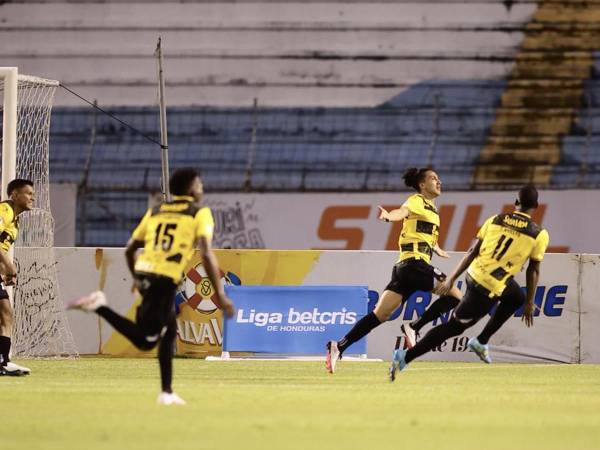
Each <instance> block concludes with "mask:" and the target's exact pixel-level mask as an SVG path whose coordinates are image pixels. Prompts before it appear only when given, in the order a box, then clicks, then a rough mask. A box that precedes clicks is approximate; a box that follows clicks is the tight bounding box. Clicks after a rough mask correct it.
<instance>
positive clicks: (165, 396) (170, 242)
mask: <svg viewBox="0 0 600 450" xmlns="http://www.w3.org/2000/svg"><path fill="white" fill-rule="evenodd" d="M169 187H170V189H171V193H172V194H173V200H172V201H170V202H164V203H161V204H160V205H158V206H155V207H154V208H150V209H149V210H148V212H147V213H146V214H145V215H144V217H143V219H142V221H141V222H140V224H139V225H138V226H137V228H136V229H135V230H134V232H133V234H132V236H131V239H130V240H129V242H128V243H127V248H126V250H125V257H126V259H127V266H128V267H129V270H130V271H131V274H132V275H133V279H134V283H135V286H136V288H137V290H138V291H139V292H140V294H141V295H142V304H141V305H140V306H139V307H138V309H137V313H136V321H135V323H134V322H132V321H130V320H129V319H127V318H125V317H123V316H120V315H119V314H117V313H116V312H114V311H113V310H112V309H110V308H109V307H108V306H106V298H105V296H104V293H103V292H102V291H96V292H92V293H91V294H90V295H88V296H85V297H82V298H80V299H77V300H75V301H73V302H71V303H70V304H69V305H68V308H77V309H82V310H84V311H93V312H96V314H98V315H99V316H101V317H103V318H104V319H106V321H107V322H108V323H110V324H111V325H112V326H113V327H114V328H115V329H116V330H117V331H119V332H120V333H121V334H123V335H124V336H125V337H126V338H127V339H129V340H130V341H131V342H132V343H133V344H134V345H135V346H136V347H138V348H139V349H141V350H150V349H152V348H154V347H155V346H156V345H157V344H158V360H159V365H160V375H161V385H162V392H161V393H160V395H159V396H158V403H159V404H163V405H171V404H178V405H182V404H185V401H184V400H183V399H181V397H179V396H178V395H177V394H176V393H175V392H173V390H172V387H171V381H172V371H173V369H172V365H173V361H172V360H173V349H174V344H175V337H176V331H177V326H176V322H175V293H176V290H177V285H178V284H179V282H180V281H181V279H182V277H183V270H184V269H185V267H186V266H187V264H188V262H189V261H190V259H191V257H192V255H193V252H194V249H195V248H196V245H197V244H199V248H200V252H201V253H202V264H203V265H204V268H205V269H206V273H207V275H208V278H209V280H210V282H211V283H212V285H213V287H214V289H215V294H216V295H215V297H213V298H212V299H213V300H214V301H215V303H216V304H217V306H218V307H219V308H221V309H222V310H223V312H224V313H225V315H226V316H227V317H231V316H232V315H233V313H234V306H233V303H232V302H231V301H230V300H229V299H228V298H227V296H226V295H225V292H224V291H223V286H222V285H221V281H220V277H219V272H218V266H217V260H216V258H215V256H214V253H213V251H212V249H211V241H212V236H213V229H214V221H213V217H212V214H211V211H210V209H209V208H200V207H198V206H197V203H198V202H199V201H200V199H201V198H202V194H203V187H202V181H201V180H200V177H199V176H198V174H197V172H196V171H195V170H194V169H179V170H177V171H175V172H174V173H173V175H172V177H171V180H170V183H169ZM140 248H143V249H144V250H143V252H142V253H141V255H140V256H139V257H138V258H137V259H136V257H135V255H136V251H137V250H138V249H140Z"/></svg>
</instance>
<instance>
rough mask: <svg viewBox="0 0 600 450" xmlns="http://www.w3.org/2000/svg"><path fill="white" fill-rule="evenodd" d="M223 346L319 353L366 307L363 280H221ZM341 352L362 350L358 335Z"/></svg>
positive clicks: (264, 350)
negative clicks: (225, 315) (228, 308)
mask: <svg viewBox="0 0 600 450" xmlns="http://www.w3.org/2000/svg"><path fill="white" fill-rule="evenodd" d="M225 291H226V292H227V295H228V296H229V297H230V298H231V299H232V300H233V302H234V303H235V306H236V314H235V316H234V317H232V318H231V319H226V320H225V323H224V330H223V350H224V351H245V352H262V353H296V354H304V355H308V354H322V353H323V352H324V351H325V345H326V343H327V341H330V340H338V339H340V338H342V337H343V336H344V335H345V334H346V333H347V332H348V331H349V330H350V329H351V328H352V327H353V326H354V324H355V323H356V322H357V321H359V320H360V319H361V318H362V317H363V316H364V315H365V314H366V313H367V303H368V300H369V299H368V289H367V287H366V286H225ZM347 353H351V354H363V353H366V340H365V339H361V340H360V341H358V342H356V343H355V344H354V345H352V346H351V347H350V348H349V351H348V352H347Z"/></svg>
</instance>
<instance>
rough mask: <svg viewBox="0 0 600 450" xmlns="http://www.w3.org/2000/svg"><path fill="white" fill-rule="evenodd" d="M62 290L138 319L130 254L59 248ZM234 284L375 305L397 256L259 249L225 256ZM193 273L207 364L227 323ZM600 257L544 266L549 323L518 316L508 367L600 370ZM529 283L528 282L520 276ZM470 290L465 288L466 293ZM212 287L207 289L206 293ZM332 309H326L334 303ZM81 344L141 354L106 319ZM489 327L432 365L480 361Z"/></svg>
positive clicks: (408, 315) (396, 324)
mask: <svg viewBox="0 0 600 450" xmlns="http://www.w3.org/2000/svg"><path fill="white" fill-rule="evenodd" d="M56 255H57V259H58V273H59V282H60V288H61V293H62V297H63V300H64V301H66V300H68V299H71V298H74V297H76V296H80V295H82V294H84V293H87V292H89V291H93V290H96V289H98V288H102V289H104V291H105V292H106V294H107V297H108V300H109V303H110V304H111V305H112V307H113V308H114V309H115V310H117V311H118V312H120V313H121V314H128V315H129V316H130V317H133V316H134V312H135V305H136V301H137V299H135V298H134V296H133V294H132V292H131V279H130V276H129V274H128V271H127V268H126V265H125V259H124V256H123V250H122V249H93V248H62V249H61V248H59V249H57V251H56ZM217 256H218V258H219V261H220V266H221V268H222V271H223V274H224V275H223V280H224V282H229V283H230V282H234V283H235V284H239V283H241V284H242V285H344V284H345V285H367V286H368V287H369V289H370V290H371V291H372V293H371V294H370V296H372V301H375V298H377V297H378V296H379V295H380V294H381V292H382V290H383V288H384V287H385V285H386V284H387V282H388V281H389V276H390V272H391V268H392V265H393V264H394V262H395V261H396V257H397V254H396V252H373V251H370V252H358V251H355V252H352V251H320V250H305V251H260V250H259V251H257V250H246V251H244V250H241V251H240V250H217ZM461 256H462V254H461V253H452V255H451V259H449V260H443V261H440V260H439V259H438V260H436V261H435V264H439V267H440V268H441V269H442V270H443V271H445V272H446V273H448V272H449V271H450V270H452V268H453V267H454V266H455V265H456V264H457V262H458V261H459V260H460V258H461ZM190 269H192V270H194V271H195V272H196V275H197V274H200V277H193V276H192V278H194V279H195V282H192V281H191V279H190V275H189V272H188V277H186V280H185V281H184V283H183V284H182V291H184V292H186V295H187V296H188V298H189V297H190V293H200V294H201V295H202V298H203V299H202V302H200V303H199V304H198V305H197V306H194V308H191V307H189V304H188V302H187V301H185V299H182V301H181V302H180V304H179V308H180V315H179V317H178V341H177V350H178V353H179V354H184V355H188V356H206V355H210V354H212V355H215V354H219V353H220V348H221V343H222V317H221V315H220V312H219V311H218V310H215V308H214V304H212V303H211V301H210V295H211V292H210V289H207V290H206V289H205V290H203V289H200V288H199V287H200V286H202V282H201V281H199V278H201V277H202V268H201V267H199V259H198V258H197V257H196V259H195V260H194V261H193V262H192V264H191V266H190ZM599 270H600V256H598V255H578V254H548V255H546V258H545V260H544V262H543V263H542V271H541V279H540V283H539V286H538V289H537V292H536V303H537V304H538V306H539V316H538V317H536V318H535V323H534V327H533V328H526V327H525V326H524V324H523V323H522V322H521V320H520V319H519V318H512V319H511V320H510V321H509V322H508V323H507V324H506V326H505V327H504V328H502V329H501V330H500V332H498V334H497V335H496V336H494V338H493V340H492V342H491V348H492V356H493V357H494V359H495V360H496V361H505V362H565V363H577V362H586V363H588V362H589V363H592V362H595V363H598V362H600V351H599V350H598V347H597V345H596V343H597V342H598V339H599V338H600V334H599V331H598V327H597V324H598V323H599V322H600V307H599V305H600V303H599V302H598V296H597V292H598V280H599V279H600V276H599V275H600V273H599ZM517 281H518V282H519V283H520V284H521V285H524V274H523V273H521V274H519V276H518V277H517ZM462 284H463V283H460V286H462ZM205 287H206V286H205ZM430 301H431V296H430V295H416V296H414V297H411V299H409V301H408V302H407V303H406V305H405V306H404V307H403V308H402V310H401V311H400V313H399V315H400V320H395V321H392V322H388V323H386V324H384V325H382V326H380V327H379V328H377V329H376V330H375V331H374V332H373V333H372V334H370V335H369V337H368V339H367V352H368V356H369V357H373V358H383V359H388V358H389V357H390V355H391V351H392V349H393V346H394V343H395V340H396V336H397V335H398V334H399V330H400V324H401V322H402V321H409V320H412V319H414V318H415V317H416V315H417V313H418V312H422V311H423V310H424V308H425V307H426V306H427V304H429V302H430ZM325 304H326V301H324V305H325ZM68 321H69V323H70V326H71V329H72V331H73V335H74V337H75V342H76V344H77V346H78V348H79V351H80V352H81V353H84V354H96V353H100V352H101V353H104V354H113V355H127V356H140V355H141V354H140V352H138V351H137V350H135V349H134V348H133V347H132V346H131V345H130V344H129V343H128V342H127V341H125V339H124V338H122V337H121V336H120V335H118V334H117V333H114V332H113V330H112V328H111V327H110V326H109V325H108V324H106V323H105V322H103V321H99V320H98V318H97V317H96V316H95V315H93V314H84V313H82V312H79V311H70V312H68ZM485 321H486V320H485V319H484V320H482V321H481V322H480V323H479V324H478V325H477V326H476V327H474V328H473V329H470V330H468V331H467V332H466V333H465V336H460V337H458V338H456V339H453V340H450V341H448V343H446V344H445V345H443V346H442V347H441V348H440V349H438V350H437V351H435V352H432V353H430V354H429V355H427V357H426V358H425V359H428V360H442V361H447V360H451V361H473V360H474V359H475V358H474V356H473V355H472V354H469V352H468V351H466V338H467V336H473V335H476V333H477V332H478V330H480V329H481V328H482V327H483V325H484V324H485Z"/></svg>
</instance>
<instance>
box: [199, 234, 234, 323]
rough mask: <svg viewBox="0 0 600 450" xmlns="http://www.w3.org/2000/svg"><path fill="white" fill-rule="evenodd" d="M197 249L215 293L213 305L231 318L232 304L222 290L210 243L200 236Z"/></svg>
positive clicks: (216, 263)
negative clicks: (198, 248)
mask: <svg viewBox="0 0 600 450" xmlns="http://www.w3.org/2000/svg"><path fill="white" fill-rule="evenodd" d="M199 247H200V252H201V253H202V265H203V266H204V269H205V270H206V274H207V275H208V279H209V280H210V283H211V284H212V285H213V288H214V290H215V293H216V299H213V300H216V301H215V303H217V307H218V308H219V309H221V310H222V311H223V313H224V314H225V316H227V317H232V316H233V314H234V313H235V307H234V305H233V302H232V301H231V300H230V299H229V298H228V297H227V295H225V291H224V290H223V285H222V284H221V277H220V276H219V265H218V262H217V258H216V257H215V254H214V252H213V251H212V246H211V245H210V241H209V240H208V239H207V238H206V237H205V236H200V238H199Z"/></svg>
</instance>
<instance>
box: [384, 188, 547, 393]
mask: <svg viewBox="0 0 600 450" xmlns="http://www.w3.org/2000/svg"><path fill="white" fill-rule="evenodd" d="M515 204H516V205H517V210H516V211H514V212H513V213H511V214H498V215H495V216H492V217H490V218H489V219H488V220H486V222H485V223H484V224H483V226H482V227H481V229H480V230H479V232H478V233H477V239H478V240H477V243H476V244H475V245H474V246H473V248H471V249H470V250H469V252H468V253H467V254H466V255H465V257H464V258H463V259H462V261H461V262H460V263H459V264H458V266H457V267H456V269H455V270H454V272H453V273H452V275H450V276H449V277H448V278H447V279H446V281H445V282H444V283H443V284H442V286H441V287H440V289H439V291H440V293H444V292H449V291H450V289H452V288H453V285H454V283H455V282H456V280H457V279H458V277H459V276H460V275H461V274H462V273H463V272H464V271H465V270H467V277H466V278H467V280H466V281H467V292H466V294H465V296H464V298H463V299H462V301H461V302H460V304H459V305H458V306H457V308H456V309H455V310H454V313H453V315H452V317H451V319H450V320H449V321H448V322H447V323H445V324H442V325H439V326H437V327H435V328H433V329H432V330H430V331H429V332H428V333H427V334H426V335H425V337H424V338H423V339H422V340H421V341H419V342H418V343H417V344H416V345H415V346H414V347H413V348H411V349H409V350H403V349H398V350H396V351H395V352H394V355H393V360H392V365H391V367H390V379H391V380H392V381H394V379H395V377H396V372H397V371H398V370H402V369H404V368H405V367H406V365H407V364H408V363H410V362H411V361H412V360H414V359H415V358H418V357H419V356H421V355H423V354H425V353H427V352H428V351H430V350H432V349H434V348H435V347H437V346H438V345H441V344H442V343H443V342H444V341H446V340H447V339H449V338H451V337H454V336H458V335H459V334H461V333H463V332H464V331H465V330H466V329H467V328H469V327H472V326H473V325H475V324H476V323H477V322H478V321H479V320H480V319H481V318H482V317H483V316H485V315H486V314H487V313H488V312H489V311H490V309H491V308H492V306H494V304H496V303H497V302H499V305H498V308H497V309H496V311H495V312H494V314H493V315H492V317H491V319H490V320H489V322H488V323H487V325H486V327H485V328H484V329H483V331H482V332H481V334H480V335H479V336H478V337H476V338H472V339H470V340H469V342H468V346H469V348H470V349H471V350H472V351H474V352H475V353H476V354H477V355H478V356H479V357H480V358H481V359H482V360H483V361H485V362H487V363H490V362H491V358H490V356H489V349H488V345H487V343H488V341H489V339H490V337H491V336H492V335H493V334H494V333H495V332H496V331H498V330H499V329H500V327H501V326H502V325H503V324H504V323H505V322H506V321H507V320H508V319H509V318H510V317H511V316H512V315H513V314H514V313H515V312H516V311H517V310H518V309H519V308H521V307H522V306H523V304H525V309H524V314H523V320H524V321H525V324H526V325H527V326H528V327H529V326H531V325H533V313H534V303H533V300H534V294H535V289H536V287H537V283H538V279H539V273H540V262H541V261H542V259H543V257H544V253H545V251H546V248H547V247H548V243H549V236H548V232H547V231H546V230H544V229H542V228H541V227H540V226H539V225H537V224H536V223H535V222H534V221H533V220H532V219H531V213H532V212H533V211H534V210H535V209H536V208H537V206H538V192H537V190H536V188H535V187H534V186H531V185H528V186H524V187H523V188H521V190H520V191H519V198H518V200H517V201H516V202H515ZM527 260H529V265H528V267H527V271H526V280H527V281H526V283H527V296H525V294H523V291H522V290H521V288H520V287H519V285H518V284H517V282H516V281H515V280H514V279H513V276H514V275H515V274H516V273H518V272H519V271H521V270H522V268H523V266H524V265H525V263H526V262H527Z"/></svg>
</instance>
